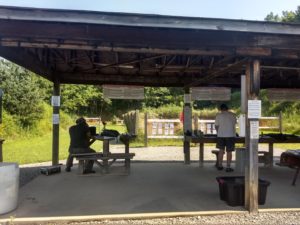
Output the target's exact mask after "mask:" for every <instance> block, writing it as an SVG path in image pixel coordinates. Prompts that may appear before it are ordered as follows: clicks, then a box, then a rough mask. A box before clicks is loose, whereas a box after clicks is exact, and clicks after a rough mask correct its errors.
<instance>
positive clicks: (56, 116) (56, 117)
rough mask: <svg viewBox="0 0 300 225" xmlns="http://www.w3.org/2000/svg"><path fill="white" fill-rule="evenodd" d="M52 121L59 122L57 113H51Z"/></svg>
mask: <svg viewBox="0 0 300 225" xmlns="http://www.w3.org/2000/svg"><path fill="white" fill-rule="evenodd" d="M52 123H53V124H59V114H53V115H52Z"/></svg>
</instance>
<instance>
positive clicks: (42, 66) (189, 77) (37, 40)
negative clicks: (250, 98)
mask: <svg viewBox="0 0 300 225" xmlns="http://www.w3.org/2000/svg"><path fill="white" fill-rule="evenodd" d="M0 56H2V57H4V58H6V59H8V60H10V61H12V62H15V63H17V64H19V65H21V66H23V67H25V68H27V69H29V70H31V71H33V72H35V73H37V74H39V75H41V76H43V77H45V78H47V79H49V80H52V81H53V80H59V81H60V82H61V83H76V84H79V83H80V84H96V85H101V84H126V85H145V86H177V87H182V86H208V85H209V86H228V87H239V86H240V75H241V74H243V73H244V72H245V65H246V63H247V61H248V60H251V59H259V60H260V61H261V69H262V76H261V86H262V88H270V87H287V88H299V87H300V82H299V79H300V76H299V71H300V61H299V57H300V25H299V24H288V23H274V22H265V21H246V20H228V19H213V18H195V17H175V16H160V15H144V14H126V13H111V12H92V11H76V10H54V9H37V8H23V7H4V6H0Z"/></svg>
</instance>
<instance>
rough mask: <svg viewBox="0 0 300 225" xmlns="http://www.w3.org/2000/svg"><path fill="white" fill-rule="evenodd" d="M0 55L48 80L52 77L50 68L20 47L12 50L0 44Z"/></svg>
mask: <svg viewBox="0 0 300 225" xmlns="http://www.w3.org/2000/svg"><path fill="white" fill-rule="evenodd" d="M0 55H1V56H2V57H4V58H6V59H7V60H9V61H11V62H13V63H16V64H18V65H20V66H23V67H24V68H26V69H28V70H31V71H33V72H34V73H36V74H39V75H40V76H42V77H44V78H46V79H48V80H52V79H53V77H52V76H53V71H52V70H51V68H50V67H49V66H48V67H47V66H46V65H45V64H44V63H43V62H41V61H40V60H39V58H38V57H37V56H36V55H33V54H30V53H29V52H26V51H25V50H24V49H22V48H14V49H13V51H12V49H11V48H7V47H1V46H0Z"/></svg>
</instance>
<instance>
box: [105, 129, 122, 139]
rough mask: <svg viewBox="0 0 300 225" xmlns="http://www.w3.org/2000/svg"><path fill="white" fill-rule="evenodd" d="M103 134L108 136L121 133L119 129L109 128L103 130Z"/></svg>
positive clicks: (115, 135)
mask: <svg viewBox="0 0 300 225" xmlns="http://www.w3.org/2000/svg"><path fill="white" fill-rule="evenodd" d="M100 135H101V136H107V137H118V136H119V135H120V133H119V131H117V130H108V129H105V130H103V131H102V132H101V134H100Z"/></svg>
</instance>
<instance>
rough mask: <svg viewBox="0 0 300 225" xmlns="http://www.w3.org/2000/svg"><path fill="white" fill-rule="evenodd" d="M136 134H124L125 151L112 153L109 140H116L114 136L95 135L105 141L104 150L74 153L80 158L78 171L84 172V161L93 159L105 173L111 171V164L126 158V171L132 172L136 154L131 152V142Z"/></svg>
mask: <svg viewBox="0 0 300 225" xmlns="http://www.w3.org/2000/svg"><path fill="white" fill-rule="evenodd" d="M134 137H135V135H129V134H122V135H120V139H121V140H122V142H123V143H124V145H125V153H111V152H110V151H109V142H110V141H112V140H115V138H114V137H108V136H101V135H95V136H94V139H95V140H99V141H102V142H103V152H97V153H78V154H72V156H73V157H75V158H76V159H77V160H78V162H79V163H78V173H79V174H83V171H84V163H85V161H86V160H93V161H94V163H95V164H97V165H98V166H99V167H101V168H102V169H103V171H104V172H105V173H109V168H110V166H111V165H112V164H113V163H114V162H115V161H116V160H118V159H124V161H125V172H126V173H127V174H129V173H130V160H131V159H132V158H133V157H134V156H135V154H134V153H129V142H130V140H131V139H133V138H134Z"/></svg>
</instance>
